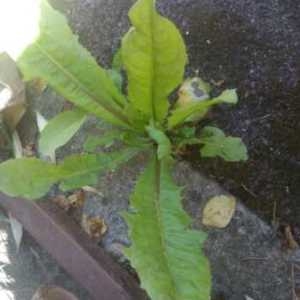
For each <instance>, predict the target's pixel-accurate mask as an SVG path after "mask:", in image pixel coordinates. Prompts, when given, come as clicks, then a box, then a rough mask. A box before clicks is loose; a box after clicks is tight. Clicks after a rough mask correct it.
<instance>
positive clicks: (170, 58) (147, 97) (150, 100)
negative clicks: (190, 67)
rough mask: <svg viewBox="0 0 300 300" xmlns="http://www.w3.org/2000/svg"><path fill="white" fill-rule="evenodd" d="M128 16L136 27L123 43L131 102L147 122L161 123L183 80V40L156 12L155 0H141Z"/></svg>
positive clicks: (185, 58)
mask: <svg viewBox="0 0 300 300" xmlns="http://www.w3.org/2000/svg"><path fill="white" fill-rule="evenodd" d="M129 17H130V20H131V22H132V25H133V27H132V28H131V29H130V31H129V32H128V33H127V35H126V36H125V37H124V39H123V41H122V61H123V64H124V67H125V70H126V71H127V75H128V96H129V100H130V102H131V105H132V106H133V108H134V110H135V111H141V112H142V114H144V115H145V123H148V121H149V120H150V119H154V120H155V121H162V120H163V119H164V118H165V116H166V114H167V112H168V107H169V103H168V96H169V94H170V93H171V92H172V91H173V90H174V89H175V88H176V87H177V86H178V85H179V84H180V83H181V81H182V79H183V74H184V67H185V64H186V62H187V57H186V49H185V45H184V41H183V39H182V37H181V35H180V33H179V31H178V30H177V28H176V27H175V25H174V24H173V23H171V22H170V21H169V20H168V19H166V18H164V17H162V16H160V15H159V14H158V13H157V12H156V10H155V1H154V0H138V1H137V2H136V4H135V5H134V6H133V8H132V9H131V10H130V13H129Z"/></svg>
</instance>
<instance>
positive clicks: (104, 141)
mask: <svg viewBox="0 0 300 300" xmlns="http://www.w3.org/2000/svg"><path fill="white" fill-rule="evenodd" d="M122 135H123V133H122V132H121V131H119V130H112V131H109V132H107V133H104V134H103V135H102V136H89V137H88V138H87V140H86V142H85V143H84V146H83V149H84V151H86V152H94V151H95V150H96V148H97V147H99V146H105V147H110V146H111V145H112V144H113V143H114V141H115V140H122Z"/></svg>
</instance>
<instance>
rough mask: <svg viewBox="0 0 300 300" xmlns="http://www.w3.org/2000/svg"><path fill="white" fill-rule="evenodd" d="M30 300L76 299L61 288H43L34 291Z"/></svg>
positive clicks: (76, 299)
mask: <svg viewBox="0 0 300 300" xmlns="http://www.w3.org/2000/svg"><path fill="white" fill-rule="evenodd" d="M31 300H78V298H77V297H75V296H74V295H73V294H71V293H70V292H68V291H67V290H65V289H63V288H60V287H56V286H44V287H41V288H39V289H38V290H37V291H36V293H35V294H34V295H33V297H32V299H31Z"/></svg>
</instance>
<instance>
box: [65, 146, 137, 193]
mask: <svg viewBox="0 0 300 300" xmlns="http://www.w3.org/2000/svg"><path fill="white" fill-rule="evenodd" d="M138 151H139V150H137V149H136V148H135V149H134V148H127V149H123V150H119V151H118V152H115V153H97V154H83V155H72V156H70V157H68V158H66V159H65V160H64V162H63V163H62V164H61V165H60V173H61V174H62V183H61V184H60V188H61V189H62V190H63V191H68V190H72V189H76V188H80V187H82V186H85V185H93V184H95V183H96V182H97V177H98V176H99V172H105V171H109V170H115V169H116V168H118V167H119V166H120V165H121V164H123V163H125V162H127V161H128V160H130V159H131V158H132V157H133V156H135V155H136V154H137V153H138Z"/></svg>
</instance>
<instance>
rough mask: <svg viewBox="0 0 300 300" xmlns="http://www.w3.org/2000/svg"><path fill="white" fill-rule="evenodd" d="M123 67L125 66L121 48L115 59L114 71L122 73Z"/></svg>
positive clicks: (113, 62)
mask: <svg viewBox="0 0 300 300" xmlns="http://www.w3.org/2000/svg"><path fill="white" fill-rule="evenodd" d="M122 66H123V61H122V51H121V48H120V49H118V50H117V51H116V53H115V54H114V57H113V61H112V65H111V67H112V69H114V70H117V71H121V69H122Z"/></svg>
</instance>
